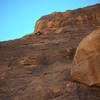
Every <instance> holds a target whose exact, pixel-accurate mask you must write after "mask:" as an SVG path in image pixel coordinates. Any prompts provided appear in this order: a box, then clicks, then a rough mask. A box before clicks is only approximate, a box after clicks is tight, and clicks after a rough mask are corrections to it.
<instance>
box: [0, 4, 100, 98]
mask: <svg viewBox="0 0 100 100" xmlns="http://www.w3.org/2000/svg"><path fill="white" fill-rule="evenodd" d="M85 9H86V10H85ZM99 9H100V5H99V4H98V5H95V6H91V7H86V8H83V9H78V10H74V11H67V12H65V13H64V16H65V15H66V17H65V19H63V18H64V17H59V16H62V14H63V13H53V14H51V15H48V16H44V17H42V18H41V19H40V20H39V21H41V23H42V21H43V20H45V21H46V19H48V18H49V16H52V15H54V16H53V18H54V21H56V22H58V24H56V26H57V25H58V26H59V25H62V26H61V28H60V26H59V28H57V27H55V26H52V24H53V23H54V22H53V23H52V22H50V21H51V20H50V21H48V22H49V27H51V26H52V27H51V28H49V30H48V27H47V26H44V25H46V24H45V23H46V22H45V23H43V24H41V25H43V27H45V28H44V30H42V28H38V25H37V24H36V28H35V32H37V31H39V30H40V29H41V30H40V31H43V32H42V33H43V34H41V35H39V36H38V35H36V34H30V35H27V36H25V37H23V38H21V39H18V40H14V41H8V42H2V43H0V100H99V99H100V88H96V87H93V88H91V87H88V86H85V85H82V84H79V83H75V82H73V81H72V80H71V76H70V66H71V64H72V59H73V56H74V52H75V49H76V47H77V45H78V44H79V42H80V41H81V39H82V38H83V37H85V36H86V35H87V34H89V33H90V32H91V31H92V30H94V29H96V28H97V27H98V26H100V21H99V18H100V17H99V14H98V18H97V19H98V21H96V20H95V21H93V19H92V20H91V21H89V22H88V19H87V24H84V25H86V26H84V25H81V24H80V25H78V26H77V25H76V24H75V23H76V22H77V21H75V22H74V21H73V19H74V17H75V16H79V15H81V14H82V16H83V15H84V13H83V10H84V12H85V13H86V12H87V13H89V12H91V13H94V15H95V14H96V13H100V10H99ZM81 11H82V12H81ZM66 13H67V14H66ZM70 13H73V15H72V14H71V15H70ZM73 16H74V17H73ZM61 19H62V20H63V21H61ZM59 21H60V24H59ZM63 22H64V25H65V26H66V27H68V28H66V27H63ZM72 22H73V23H72ZM79 22H80V21H79ZM90 22H92V23H94V24H95V25H93V24H89V23H90ZM37 23H38V21H37ZM50 24H51V25H50ZM74 24H75V25H74ZM41 25H40V26H41ZM40 26H39V27H40ZM79 26H82V27H81V28H82V30H81V29H80V28H79ZM83 26H84V27H85V28H86V29H83V28H84V27H83ZM41 27H42V26H41ZM69 27H70V28H69ZM55 28H57V29H56V31H53V30H54V29H55ZM63 29H64V30H63ZM68 29H70V30H68ZM62 30H63V31H62ZM65 30H66V31H65ZM76 30H77V31H76ZM44 33H46V34H44Z"/></svg>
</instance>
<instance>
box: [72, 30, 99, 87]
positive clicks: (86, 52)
mask: <svg viewBox="0 0 100 100" xmlns="http://www.w3.org/2000/svg"><path fill="white" fill-rule="evenodd" d="M71 75H72V78H73V79H74V80H77V81H80V82H83V83H85V84H87V85H90V86H91V85H97V86H100V29H97V30H95V31H94V32H92V33H91V34H89V35H88V36H87V37H85V38H84V39H83V40H82V42H81V43H80V45H79V46H78V49H77V51H76V54H75V58H74V62H73V66H72V70H71Z"/></svg>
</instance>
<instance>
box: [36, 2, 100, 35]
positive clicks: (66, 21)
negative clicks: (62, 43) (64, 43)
mask: <svg viewBox="0 0 100 100" xmlns="http://www.w3.org/2000/svg"><path fill="white" fill-rule="evenodd" d="M99 10H100V5H99V4H98V5H96V6H91V7H86V8H84V9H82V8H79V9H77V10H74V11H71V10H69V11H65V12H54V13H52V14H50V15H47V16H43V17H42V18H40V19H39V20H38V21H37V22H36V25H35V32H38V31H40V32H42V33H44V34H48V33H50V34H53V33H58V34H62V33H67V32H78V33H79V32H80V34H81V32H86V31H88V28H89V30H92V29H94V28H96V27H98V26H100V11H99Z"/></svg>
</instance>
